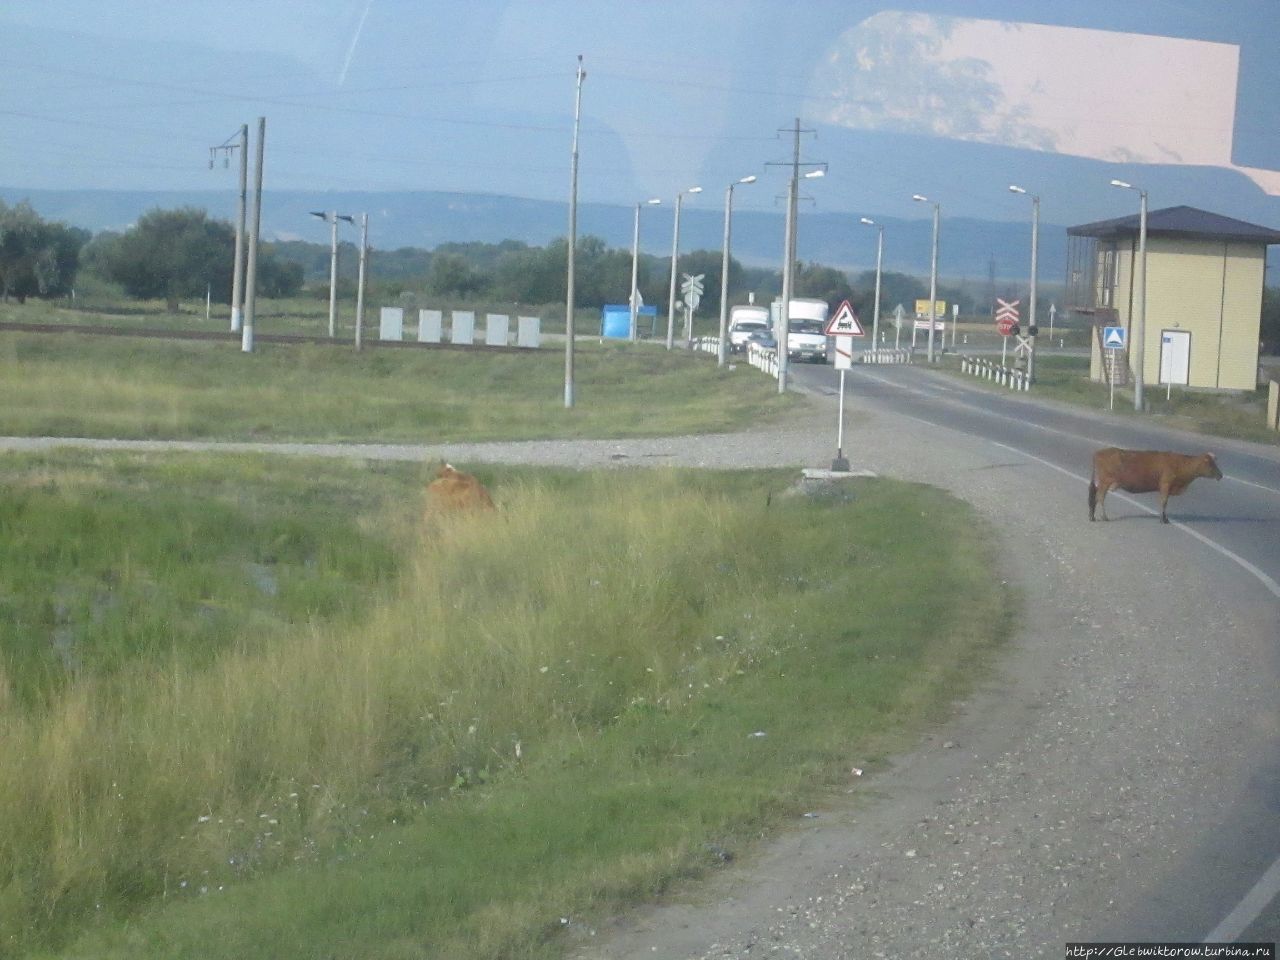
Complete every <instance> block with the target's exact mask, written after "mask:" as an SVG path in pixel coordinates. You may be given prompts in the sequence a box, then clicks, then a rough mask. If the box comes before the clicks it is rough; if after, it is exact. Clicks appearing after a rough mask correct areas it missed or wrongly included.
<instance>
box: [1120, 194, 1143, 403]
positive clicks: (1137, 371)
mask: <svg viewBox="0 0 1280 960" xmlns="http://www.w3.org/2000/svg"><path fill="white" fill-rule="evenodd" d="M1111 185H1112V186H1113V187H1122V188H1124V189H1126V190H1137V191H1138V260H1139V263H1140V264H1141V267H1142V279H1141V280H1139V281H1138V317H1137V320H1136V322H1135V323H1134V331H1133V339H1134V341H1135V343H1134V347H1135V348H1136V353H1135V354H1134V361H1133V409H1134V410H1136V411H1138V412H1139V413H1141V412H1142V406H1143V404H1142V386H1143V381H1144V378H1143V360H1144V358H1145V354H1146V349H1145V347H1146V339H1147V191H1145V190H1142V189H1139V188H1138V187H1135V186H1134V185H1133V184H1131V183H1125V182H1124V181H1123V180H1112V181H1111Z"/></svg>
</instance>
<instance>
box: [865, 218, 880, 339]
mask: <svg viewBox="0 0 1280 960" xmlns="http://www.w3.org/2000/svg"><path fill="white" fill-rule="evenodd" d="M859 222H861V223H865V224H868V225H869V226H873V227H875V228H876V301H875V306H873V307H872V308H871V309H872V313H871V317H872V319H871V349H872V350H873V351H878V350H879V349H880V268H881V267H882V266H883V265H884V224H883V223H876V222H875V221H874V220H872V219H870V218H869V217H862V218H860V221H859ZM872 355H873V356H876V357H877V359H878V354H876V353H873V354H872Z"/></svg>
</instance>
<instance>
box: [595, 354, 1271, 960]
mask: <svg viewBox="0 0 1280 960" xmlns="http://www.w3.org/2000/svg"><path fill="white" fill-rule="evenodd" d="M792 377H793V379H792V383H793V385H795V386H797V387H798V388H801V389H804V390H806V391H808V392H810V393H812V394H814V395H815V397H816V398H817V402H816V404H815V409H816V412H815V414H814V415H813V416H812V418H811V419H810V421H809V422H808V423H806V424H805V425H804V426H803V427H801V428H800V429H798V430H792V432H791V436H790V440H791V445H790V446H789V447H788V446H786V445H785V444H783V443H782V442H781V441H780V440H779V439H778V438H773V437H770V438H764V437H762V438H761V442H762V443H766V442H767V445H768V446H769V447H770V448H771V453H772V454H773V455H774V456H776V457H786V456H790V457H802V458H807V459H806V462H807V464H808V465H810V466H820V465H824V464H823V463H822V461H823V460H826V461H827V463H829V460H830V458H832V457H833V456H834V454H835V439H836V419H835V402H834V401H835V395H836V384H837V374H836V373H835V371H833V370H832V369H831V368H829V367H806V366H799V365H797V366H793V367H792ZM847 408H848V409H847V414H846V417H847V426H846V433H845V444H844V453H845V455H846V456H847V457H848V458H849V459H850V461H851V462H852V465H853V466H854V467H855V468H869V469H872V470H875V471H877V472H879V473H882V474H886V475H893V476H897V477H901V478H906V479H916V480H920V481H923V482H928V483H932V484H935V485H938V486H942V487H944V488H946V489H949V490H951V491H952V492H954V493H955V494H956V495H957V496H959V497H960V498H961V499H963V500H965V501H967V502H968V503H970V504H972V505H973V506H974V507H975V508H976V510H977V512H978V514H979V516H980V517H981V518H982V521H983V522H986V523H989V524H991V525H992V526H993V527H994V528H995V530H996V531H997V533H998V535H999V539H1000V542H1001V543H1002V545H1003V548H1004V551H1005V553H1004V556H1003V557H1002V559H1001V561H1000V562H999V564H998V566H997V567H996V568H995V569H993V570H992V571H991V576H992V577H993V579H997V580H998V581H999V582H1000V584H1001V585H1002V586H1004V587H1006V588H1007V589H1009V590H1011V591H1014V593H1015V596H1016V598H1018V599H1019V600H1020V602H1021V609H1022V614H1021V621H1020V625H1019V629H1018V631H1017V636H1016V638H1015V640H1014V641H1013V643H1012V644H1011V646H1010V648H1009V649H1008V650H1006V651H1005V653H1004V655H1003V656H1002V658H1001V660H1000V663H999V665H998V667H997V671H996V675H995V676H993V677H992V678H991V680H990V682H989V683H988V684H986V685H985V686H984V687H983V689H981V690H979V691H976V692H973V693H969V694H965V695H963V696H962V697H961V698H960V699H959V701H958V702H957V704H956V707H955V713H954V716H953V717H952V718H951V719H949V720H948V721H946V722H945V724H943V725H942V726H940V727H938V728H937V729H935V730H931V731H930V732H929V733H928V734H927V735H925V736H924V737H923V739H922V740H921V741H920V742H919V743H918V744H916V745H914V746H913V747H911V748H909V749H905V750H903V751H902V752H901V753H899V754H896V755H894V756H893V757H892V758H890V759H889V760H888V761H887V762H885V763H883V764H879V765H876V766H874V767H872V768H870V769H868V771H867V775H866V776H864V777H860V778H854V777H852V776H851V778H850V781H849V783H848V785H847V792H846V795H845V800H844V801H843V802H840V801H837V802H833V803H831V804H830V805H829V806H827V807H824V808H822V809H821V810H819V811H816V812H817V813H818V814H819V815H818V816H817V817H815V818H805V819H802V820H799V821H797V822H796V823H795V824H794V825H793V826H792V827H791V828H790V829H788V830H786V831H784V832H783V833H782V834H781V835H780V836H777V837H775V838H772V839H771V840H770V841H769V842H768V843H767V844H766V845H765V847H764V849H762V850H759V851H756V852H754V853H750V854H747V855H745V856H743V857H742V858H740V859H739V861H738V862H737V863H735V865H734V866H733V867H731V868H729V869H726V870H724V871H722V872H721V874H719V875H718V876H717V877H716V878H714V879H713V880H711V881H710V882H708V883H705V884H703V885H701V886H699V887H697V888H696V889H693V890H689V891H684V892H683V893H682V894H680V895H677V896H674V897H672V898H670V900H669V901H668V902H666V903H663V904H662V905H660V906H656V907H653V908H648V909H644V910H640V911H637V912H635V913H631V914H628V915H627V916H624V917H619V918H616V919H615V921H614V922H611V923H610V924H608V925H607V926H606V927H604V928H603V929H599V930H588V931H579V933H580V935H581V942H580V943H579V944H578V949H577V952H576V954H575V956H576V957H579V958H584V960H585V958H590V960H605V958H608V960H637V958H640V957H655V956H657V957H664V958H677V960H680V958H712V957H716V958H739V960H746V958H754V957H761V956H766V957H775V956H787V957H792V956H794V957H804V958H806V960H847V958H852V957H892V958H905V957H915V958H921V960H932V958H937V957H960V958H975V960H976V958H983V960H986V958H990V957H1016V958H1024V957H1061V956H1063V955H1064V947H1065V944H1066V943H1068V942H1081V941H1083V942H1101V941H1175V942H1184V943H1197V942H1203V941H1206V940H1215V941H1217V940H1233V941H1249V940H1264V941H1274V940H1276V939H1277V938H1278V937H1280V907H1278V905H1277V901H1276V892H1277V890H1278V889H1280V876H1278V875H1280V867H1277V866H1276V864H1277V861H1278V859H1280V709H1278V704H1277V698H1276V691H1277V689H1278V686H1277V680H1278V679H1280V586H1277V581H1278V580H1280V545H1278V543H1277V537H1276V531H1277V525H1278V524H1280V457H1278V456H1277V453H1276V451H1275V450H1268V449H1263V448H1256V447H1253V446H1251V445H1248V444H1240V443H1230V442H1217V441H1214V442H1207V441H1206V440H1205V439H1204V438H1199V437H1190V436H1188V435H1182V434H1174V433H1169V432H1164V431H1159V430H1152V429H1148V428H1145V427H1143V426H1141V425H1134V424H1132V423H1127V422H1123V421H1121V420H1119V419H1117V418H1113V417H1110V416H1109V415H1106V414H1103V413H1098V414H1094V415H1091V414H1088V413H1081V412H1080V411H1078V410H1071V409H1066V408H1062V407H1058V406H1047V405H1042V404H1040V403H1038V402H1036V401H1034V400H1033V399H1028V398H1027V397H1026V395H1024V394H1018V395H1011V394H999V393H991V392H987V391H985V390H981V389H979V388H977V387H976V386H970V385H969V384H968V382H967V381H963V380H956V379H952V378H948V377H946V376H944V375H941V374H937V373H935V372H931V371H928V370H926V369H922V368H921V367H919V366H882V367H858V368H855V369H854V370H852V371H850V372H849V373H848V375H847ZM1113 444H1114V445H1121V446H1130V447H1139V448H1164V449H1175V450H1182V451H1187V452H1198V451H1201V450H1203V449H1204V448H1205V447H1206V446H1209V447H1211V448H1213V449H1214V452H1216V453H1217V454H1218V456H1219V462H1220V463H1221V466H1222V469H1223V471H1224V473H1225V475H1226V479H1224V480H1222V481H1221V482H1217V483H1215V482H1212V481H1207V480H1198V481H1196V483H1195V484H1193V485H1192V486H1191V488H1190V489H1189V490H1188V491H1187V492H1186V493H1185V494H1184V495H1182V496H1181V497H1177V498H1174V500H1173V501H1172V502H1171V505H1170V516H1171V520H1173V523H1171V524H1170V525H1168V526H1166V525H1162V524H1160V523H1159V522H1158V516H1157V514H1156V512H1155V511H1156V503H1155V499H1154V497H1152V496H1145V497H1128V496H1127V495H1123V494H1121V495H1116V494H1114V493H1113V494H1112V495H1111V497H1109V498H1108V512H1109V514H1110V515H1111V517H1112V518H1113V519H1112V521H1111V522H1109V523H1102V522H1098V523H1092V524H1091V523H1089V522H1088V508H1087V503H1086V498H1087V486H1088V473H1089V465H1090V456H1091V454H1092V452H1093V450H1095V449H1096V448H1098V447H1101V446H1107V445H1113ZM779 462H794V460H780V461H779ZM920 589H922V590H926V589H928V584H926V583H921V584H920ZM849 759H850V762H851V766H853V765H857V766H860V767H861V766H863V765H864V763H865V760H866V758H864V757H860V756H857V755H856V754H851V756H850V758H849Z"/></svg>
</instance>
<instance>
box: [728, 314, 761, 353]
mask: <svg viewBox="0 0 1280 960" xmlns="http://www.w3.org/2000/svg"><path fill="white" fill-rule="evenodd" d="M768 329H769V311H768V309H767V308H765V307H757V306H755V305H754V304H745V305H741V306H736V307H730V308H729V349H730V350H731V351H732V352H734V353H741V352H742V351H743V350H745V349H746V348H747V341H748V340H749V339H751V336H752V335H753V334H755V333H759V332H760V331H761V330H768Z"/></svg>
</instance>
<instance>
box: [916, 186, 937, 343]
mask: <svg viewBox="0 0 1280 960" xmlns="http://www.w3.org/2000/svg"><path fill="white" fill-rule="evenodd" d="M911 199H912V200H915V201H917V202H920V203H933V252H932V254H931V255H930V257H929V362H930V363H933V328H934V327H936V326H937V325H938V219H939V211H940V209H941V207H942V204H941V203H937V202H934V201H932V200H930V199H929V198H928V197H925V196H921V195H920V194H918V193H916V194H912V196H911Z"/></svg>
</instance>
